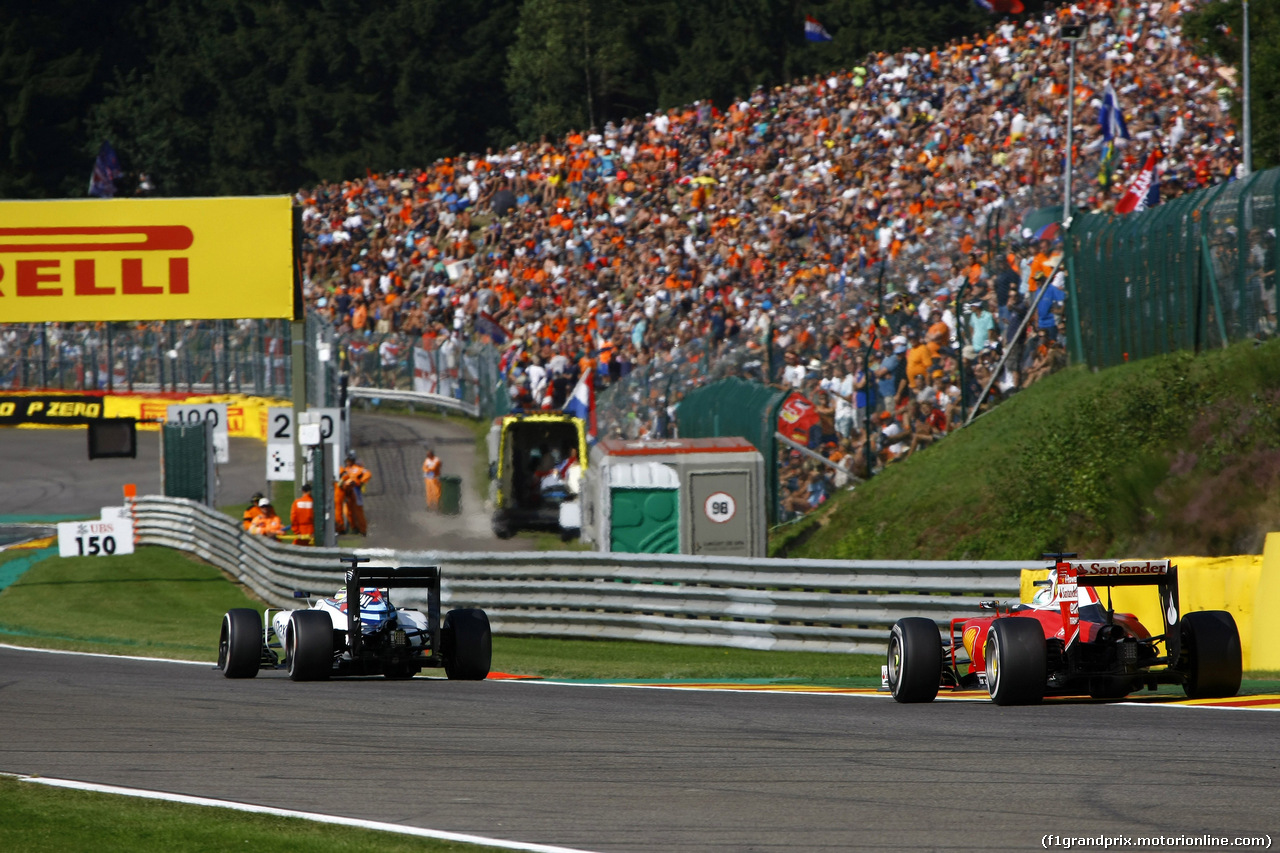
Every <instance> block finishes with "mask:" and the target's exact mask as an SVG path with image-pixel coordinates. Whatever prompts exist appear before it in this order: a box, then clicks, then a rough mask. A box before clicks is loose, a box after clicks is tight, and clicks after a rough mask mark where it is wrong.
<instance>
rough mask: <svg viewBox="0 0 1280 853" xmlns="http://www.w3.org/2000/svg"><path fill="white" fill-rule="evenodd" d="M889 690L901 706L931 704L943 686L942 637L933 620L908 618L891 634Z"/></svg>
mask: <svg viewBox="0 0 1280 853" xmlns="http://www.w3.org/2000/svg"><path fill="white" fill-rule="evenodd" d="M887 658H888V660H887V663H888V666H889V690H890V692H892V693H893V698H894V699H897V700H898V701H899V702H932V701H933V699H934V697H935V696H937V695H938V685H939V684H940V683H941V682H942V636H941V635H940V634H939V633H938V625H937V623H936V622H934V621H933V620H932V619H925V618H923V617H920V616H909V617H907V618H905V619H899V620H898V621H897V622H895V623H893V628H892V629H891V630H890V631H889V651H888V655H887Z"/></svg>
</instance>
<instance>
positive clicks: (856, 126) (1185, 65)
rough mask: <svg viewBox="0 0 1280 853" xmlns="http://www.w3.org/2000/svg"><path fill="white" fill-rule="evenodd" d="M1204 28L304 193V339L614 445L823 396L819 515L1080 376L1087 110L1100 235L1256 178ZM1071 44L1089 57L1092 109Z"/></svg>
mask: <svg viewBox="0 0 1280 853" xmlns="http://www.w3.org/2000/svg"><path fill="white" fill-rule="evenodd" d="M1198 2H1199V0H1177V2H1166V0H1153V2H1139V0H1095V2H1085V3H1077V4H1074V5H1067V6H1063V7H1061V8H1059V9H1057V10H1054V11H1052V12H1049V13H1046V14H1045V15H1043V16H1027V17H1026V18H1025V19H1024V18H1017V19H1015V18H1006V19H1003V20H1001V19H997V18H993V19H992V28H991V29H990V31H988V32H985V33H979V34H975V35H973V36H971V37H968V38H963V39H956V40H955V41H953V42H951V43H949V44H946V45H940V46H937V47H916V48H911V49H905V50H902V51H899V52H897V53H879V54H875V55H872V56H868V57H867V58H866V59H865V61H863V62H862V63H861V64H860V65H857V66H855V67H852V68H846V69H842V70H839V71H835V72H832V73H831V74H829V75H826V76H822V77H813V78H806V79H802V80H797V81H795V82H793V83H791V84H789V85H786V86H778V87H775V88H772V89H765V88H760V89H757V90H756V91H754V92H753V93H751V94H750V95H749V96H748V97H745V98H743V99H742V100H740V101H737V102H735V103H731V104H726V105H713V104H711V103H709V102H694V103H693V104H690V105H687V106H684V107H679V108H675V109H670V110H666V111H662V112H656V113H652V114H649V115H645V116H642V117H641V116H637V117H635V118H632V119H628V120H625V121H622V122H620V123H618V124H613V123H610V124H607V125H606V126H604V127H603V128H599V129H596V128H590V129H585V130H581V131H577V130H575V131H571V132H570V133H568V134H566V135H565V136H564V137H563V138H555V139H549V138H544V139H542V140H539V141H537V142H530V143H525V144H520V145H514V146H511V147H510V148H507V149H504V150H499V151H494V150H490V151H487V152H485V153H483V154H481V153H472V154H463V155H460V156H458V157H450V158H445V159H442V160H439V161H437V162H435V163H431V164H429V165H426V166H422V167H419V168H413V169H405V170H403V171H396V172H391V173H384V174H372V173H370V174H369V175H367V176H366V177H364V178H361V179H358V180H349V181H343V182H339V183H331V184H322V185H320V186H316V187H313V188H307V189H304V190H302V191H300V192H299V193H298V201H299V203H300V204H301V205H302V206H303V208H304V212H303V224H304V232H305V239H304V269H303V273H304V289H305V297H306V300H307V304H308V310H309V311H311V312H313V313H316V314H318V315H320V316H321V317H323V318H324V319H325V320H326V321H328V322H329V323H331V324H332V327H333V328H334V330H335V331H336V332H337V333H339V335H340V336H341V338H342V339H343V340H345V341H348V342H350V346H349V349H350V352H353V353H354V352H361V353H365V354H368V356H369V358H375V357H376V358H377V360H378V361H377V364H376V368H377V371H378V373H377V375H383V374H384V373H385V372H387V371H391V372H393V373H394V372H396V371H397V370H403V371H404V372H406V373H411V369H412V362H411V361H410V359H411V357H412V356H411V352H412V349H413V348H414V347H421V348H425V349H428V350H432V351H434V352H436V353H441V352H444V353H446V354H450V353H458V352H461V351H463V349H464V348H466V347H470V346H473V345H474V344H476V343H478V342H483V341H487V342H490V343H492V344H493V345H494V346H496V347H497V348H498V349H499V350H500V352H501V353H502V361H501V365H502V369H503V371H504V375H505V376H506V379H507V381H508V384H509V387H510V388H511V404H512V406H513V407H515V408H521V409H540V408H559V407H560V406H561V405H563V403H564V402H565V400H566V398H567V397H568V396H569V394H570V393H571V392H572V389H573V388H574V386H575V384H576V382H577V380H578V377H579V376H580V374H581V373H582V372H583V371H591V372H592V373H593V374H594V375H595V377H596V386H597V388H598V389H599V391H600V393H599V397H598V399H599V401H600V405H599V409H600V410H599V420H600V429H601V432H602V433H606V434H621V435H625V436H628V437H650V436H658V437H660V436H666V435H670V434H672V432H673V430H674V429H675V426H674V423H675V420H676V415H675V409H676V405H677V404H678V402H679V400H680V398H681V397H682V396H683V394H685V393H687V392H688V391H689V390H690V389H692V388H694V387H697V386H698V385H699V384H702V383H705V382H708V381H711V380H713V379H716V378H719V377H721V376H726V375H736V376H742V377H745V378H753V379H756V380H758V381H761V382H765V383H770V384H775V385H778V386H779V387H783V388H791V389H795V390H798V391H800V392H802V393H803V394H804V395H806V396H807V397H808V398H809V400H811V401H812V402H813V404H814V405H815V406H816V409H817V413H818V417H819V421H820V425H821V428H820V429H818V430H814V431H812V434H811V435H810V436H807V437H805V439H804V440H803V441H802V442H800V443H801V444H803V445H804V448H803V450H801V449H800V448H792V447H790V446H788V447H786V449H785V450H784V451H783V452H782V458H781V459H780V460H779V464H780V466H781V469H780V470H782V472H783V480H784V484H785V489H784V493H785V494H784V506H785V507H786V509H787V511H788V512H790V513H801V512H804V511H806V510H807V509H810V508H812V507H813V506H816V505H818V504H820V503H821V502H822V501H824V500H825V499H826V497H827V496H828V495H830V494H831V493H832V491H834V490H835V489H837V488H840V487H841V486H843V485H845V484H846V483H847V482H848V481H849V478H851V477H863V476H866V475H867V473H868V471H874V470H876V469H877V468H879V467H881V466H883V465H886V464H890V463H892V462H893V461H895V460H898V459H901V458H904V457H906V456H909V455H911V454H912V453H914V452H916V451H918V450H920V449H922V448H924V447H928V446H929V445H930V444H932V443H934V442H935V441H937V440H938V439H939V438H941V437H942V436H945V435H946V434H947V433H948V432H949V431H951V430H952V429H954V428H955V427H956V425H957V424H958V423H959V422H960V421H961V420H962V419H964V418H966V417H967V416H969V415H970V414H971V413H972V411H973V410H974V408H975V407H976V406H977V401H978V399H979V396H980V395H981V394H982V392H983V391H984V389H987V387H988V386H990V391H989V392H988V393H987V394H986V395H985V396H984V397H983V402H982V405H983V406H988V405H991V404H992V403H993V402H995V401H998V400H999V399H1001V398H1002V397H1004V396H1007V395H1008V394H1009V393H1012V392H1014V391H1016V390H1017V389H1019V388H1022V387H1025V386H1026V385H1028V384H1030V383H1032V382H1035V381H1037V380H1038V379H1040V378H1042V377H1043V376H1045V375H1047V374H1048V373H1050V372H1052V371H1053V370H1055V369H1057V368H1058V367H1060V366H1061V365H1063V364H1065V363H1066V350H1065V348H1064V342H1063V332H1064V329H1065V323H1064V322H1063V316H1064V302H1065V295H1066V294H1065V291H1066V287H1065V284H1064V282H1063V274H1062V272H1059V271H1056V261H1057V258H1058V257H1059V256H1060V245H1059V243H1058V241H1057V240H1055V239H1054V237H1053V233H1052V229H1051V228H1050V230H1049V231H1048V232H1045V233H1040V227H1039V221H1038V220H1037V221H1036V222H1035V227H1034V228H1032V227H1028V223H1030V222H1032V220H1030V219H1029V218H1028V214H1029V213H1031V212H1033V211H1036V210H1038V209H1040V208H1044V207H1047V206H1058V207H1061V205H1062V193H1063V188H1062V174H1061V173H1062V163H1063V159H1064V150H1063V149H1064V142H1065V132H1066V128H1065V122H1064V120H1063V117H1064V115H1065V113H1066V109H1065V106H1066V103H1067V98H1068V97H1073V98H1074V99H1075V102H1074V103H1075V117H1076V122H1075V124H1076V127H1075V133H1074V142H1075V146H1074V161H1073V162H1074V164H1075V165H1074V171H1075V181H1074V182H1073V187H1072V197H1073V198H1072V200H1073V203H1074V205H1075V207H1076V208H1077V209H1079V210H1085V211H1108V210H1111V209H1113V208H1114V206H1115V203H1116V202H1117V201H1118V199H1119V198H1120V197H1121V195H1122V194H1123V191H1124V187H1125V185H1126V184H1127V183H1128V182H1129V181H1130V180H1131V179H1132V177H1133V176H1134V174H1135V173H1136V171H1137V170H1138V169H1139V168H1140V167H1141V166H1142V164H1143V162H1144V161H1145V160H1146V157H1147V155H1148V154H1149V153H1151V152H1153V151H1157V150H1158V151H1159V152H1160V153H1161V155H1162V159H1161V162H1160V192H1161V194H1162V196H1163V198H1165V199H1168V198H1172V197H1176V196H1177V195H1180V194H1181V193H1183V192H1187V191H1190V190H1195V189H1200V188H1203V187H1207V186H1210V185H1213V184H1216V183H1219V182H1221V181H1224V180H1230V179H1232V178H1233V177H1234V176H1235V174H1236V170H1237V165H1238V144H1237V139H1236V135H1235V130H1234V128H1233V126H1232V124H1231V122H1230V120H1229V117H1228V107H1229V101H1230V99H1231V98H1232V96H1233V92H1234V91H1235V90H1236V87H1237V81H1236V79H1235V74H1234V69H1232V68H1231V67H1229V66H1226V65H1224V64H1222V63H1220V62H1218V61H1216V60H1213V59H1208V58H1202V57H1198V56H1196V55H1195V54H1194V53H1193V52H1192V51H1191V50H1190V46H1189V45H1188V43H1187V42H1186V41H1185V40H1184V39H1183V37H1182V34H1181V29H1180V25H1179V22H1180V16H1181V15H1182V13H1183V12H1184V11H1186V10H1187V9H1189V8H1193V7H1194V6H1195V5H1196V4H1197V3H1198ZM1064 22H1078V23H1083V24H1084V25H1085V28H1086V38H1085V39H1084V40H1083V41H1081V42H1079V43H1078V46H1077V52H1076V57H1077V58H1076V71H1075V80H1076V87H1075V90H1074V92H1071V93H1068V92H1067V91H1066V89H1067V79H1068V67H1067V66H1068V62H1067V57H1068V50H1067V46H1066V43H1064V42H1063V41H1062V40H1061V39H1060V38H1059V34H1058V28H1059V26H1060V25H1061V24H1062V23H1064ZM1108 82H1110V84H1111V85H1112V87H1113V88H1114V90H1115V92H1116V94H1117V97H1118V101H1119V104H1120V107H1121V109H1122V111H1123V113H1124V116H1125V118H1126V120H1127V123H1128V131H1129V136H1130V139H1129V140H1127V141H1125V142H1122V143H1121V144H1120V145H1119V147H1118V148H1117V149H1116V151H1115V152H1114V153H1109V152H1108V149H1107V148H1106V147H1105V146H1104V145H1103V140H1102V137H1101V126H1100V123H1099V121H1098V108H1099V107H1100V106H1101V98H1102V95H1103V90H1104V87H1105V86H1106V85H1107V83H1108ZM1042 237H1043V238H1044V239H1040V238H1042ZM1037 297H1039V300H1038V302H1037V301H1036V300H1037ZM1032 303H1036V305H1035V310H1034V311H1032V310H1030V307H1031V305H1032ZM1028 315H1030V316H1028ZM1024 318H1025V319H1026V320H1027V322H1026V323H1025V328H1024V326H1023V320H1024ZM1020 330H1021V331H1020ZM8 343H12V342H9V341H7V340H5V339H0V353H3V351H4V349H5V348H7V344H8ZM1006 354H1007V355H1008V356H1009V357H1008V359H1007V360H1006V361H1004V362H1003V366H1001V367H999V369H997V365H999V364H1000V363H1001V358H1002V357H1003V356H1005V355H1006ZM455 362H456V359H455ZM406 365H407V367H406ZM367 372H368V373H369V375H371V376H372V375H374V373H373V371H367ZM354 373H355V376H354V378H355V381H357V382H358V381H361V380H360V371H359V370H356V371H354Z"/></svg>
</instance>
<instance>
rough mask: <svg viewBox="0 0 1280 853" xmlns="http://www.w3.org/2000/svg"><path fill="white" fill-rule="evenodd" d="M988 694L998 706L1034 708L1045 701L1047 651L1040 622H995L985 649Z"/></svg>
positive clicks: (1017, 619) (1019, 619) (1020, 619)
mask: <svg viewBox="0 0 1280 853" xmlns="http://www.w3.org/2000/svg"><path fill="white" fill-rule="evenodd" d="M983 651H984V654H985V655H986V659H987V692H988V693H989V694H990V695H991V701H992V702H995V703H996V704H997V705H1034V704H1036V703H1037V702H1039V701H1040V700H1041V699H1043V698H1044V688H1045V680H1046V678H1047V677H1048V652H1047V647H1046V645H1045V640H1044V629H1043V628H1042V627H1041V626H1040V622H1039V620H1037V619H1027V618H1025V617H1020V616H1010V617H1006V618H1003V619H996V620H994V621H993V622H992V623H991V627H990V628H989V629H988V630H987V643H986V645H985V646H984V647H983Z"/></svg>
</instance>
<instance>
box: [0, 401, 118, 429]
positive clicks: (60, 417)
mask: <svg viewBox="0 0 1280 853" xmlns="http://www.w3.org/2000/svg"><path fill="white" fill-rule="evenodd" d="M101 417H102V397H100V396H93V395H84V394H0V426H17V425H18V424H57V425H59V426H67V425H70V424H78V425H83V424H87V423H88V422H89V421H95V420H98V419H99V418H101Z"/></svg>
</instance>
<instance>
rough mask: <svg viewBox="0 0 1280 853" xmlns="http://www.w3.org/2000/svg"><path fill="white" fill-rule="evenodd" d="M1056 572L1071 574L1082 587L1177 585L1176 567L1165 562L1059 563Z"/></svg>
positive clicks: (1091, 561) (1104, 561)
mask: <svg viewBox="0 0 1280 853" xmlns="http://www.w3.org/2000/svg"><path fill="white" fill-rule="evenodd" d="M1056 568H1057V569H1058V570H1059V571H1061V570H1062V569H1068V570H1070V571H1073V572H1074V573H1075V578H1076V582H1077V583H1079V584H1080V585H1082V586H1144V585H1155V584H1174V585H1176V584H1177V582H1178V567H1177V566H1174V565H1171V564H1170V562H1169V561H1168V560H1063V561H1062V562H1060V563H1058V564H1057V567H1056Z"/></svg>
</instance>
